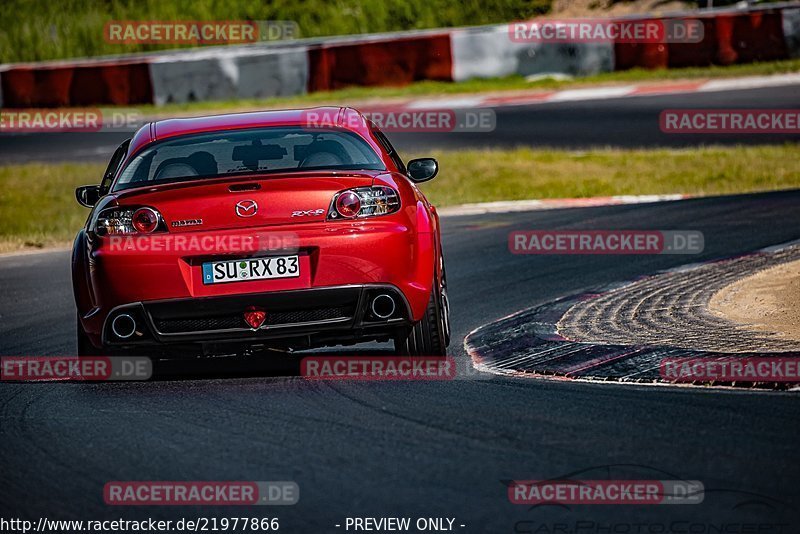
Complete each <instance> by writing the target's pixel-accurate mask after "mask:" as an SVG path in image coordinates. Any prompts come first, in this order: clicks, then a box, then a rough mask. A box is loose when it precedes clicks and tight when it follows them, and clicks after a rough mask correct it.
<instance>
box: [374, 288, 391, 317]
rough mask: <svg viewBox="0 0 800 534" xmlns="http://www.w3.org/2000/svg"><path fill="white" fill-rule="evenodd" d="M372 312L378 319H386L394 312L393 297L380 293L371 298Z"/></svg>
mask: <svg viewBox="0 0 800 534" xmlns="http://www.w3.org/2000/svg"><path fill="white" fill-rule="evenodd" d="M370 309H372V313H373V314H374V315H375V317H377V318H379V319H388V318H389V317H391V316H392V315H393V314H394V310H395V304H394V299H393V298H392V297H390V296H389V295H387V294H386V293H382V294H380V295H378V296H377V297H375V298H374V299H373V300H372V306H370Z"/></svg>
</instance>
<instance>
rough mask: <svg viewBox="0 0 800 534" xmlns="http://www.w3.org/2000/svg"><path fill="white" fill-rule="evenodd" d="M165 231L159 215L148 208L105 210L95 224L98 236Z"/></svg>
mask: <svg viewBox="0 0 800 534" xmlns="http://www.w3.org/2000/svg"><path fill="white" fill-rule="evenodd" d="M165 229H166V227H165V226H164V223H163V219H162V217H161V214H160V213H158V211H156V210H155V209H153V208H148V207H132V208H109V209H105V210H103V211H101V212H100V214H99V215H98V216H97V223H96V224H95V232H97V234H98V235H132V234H152V233H153V232H156V231H164V230H165Z"/></svg>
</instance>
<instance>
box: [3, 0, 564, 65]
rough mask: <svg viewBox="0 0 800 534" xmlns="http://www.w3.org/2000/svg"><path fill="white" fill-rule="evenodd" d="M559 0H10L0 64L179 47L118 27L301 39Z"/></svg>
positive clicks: (497, 14) (504, 17)
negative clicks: (284, 27)
mask: <svg viewBox="0 0 800 534" xmlns="http://www.w3.org/2000/svg"><path fill="white" fill-rule="evenodd" d="M551 2H552V0H460V1H458V2H454V1H451V0H386V1H383V0H378V1H376V0H272V1H266V2H265V1H254V0H224V1H221V0H170V1H163V0H139V1H137V0H58V1H57V2H54V1H53V0H3V9H2V10H0V27H2V28H3V31H2V32H0V62H2V63H7V62H16V61H41V60H46V59H60V58H73V57H85V56H98V55H108V54H124V53H131V52H147V51H153V50H166V49H170V48H178V47H177V46H175V45H120V44H112V43H108V42H106V40H105V38H104V36H103V27H104V25H105V24H106V22H108V21H111V20H142V21H149V20H157V21H172V20H179V21H199V20H206V21H220V20H230V21H233V20H254V21H265V20H272V21H277V20H281V21H294V22H295V23H297V25H298V28H299V32H300V37H318V36H326V35H346V34H360V33H375V32H387V31H399V30H414V29H427V28H443V27H452V26H469V25H477V24H490V23H499V22H507V21H510V20H520V19H526V18H531V17H533V16H535V15H540V14H543V13H547V12H548V11H549V10H550V4H551Z"/></svg>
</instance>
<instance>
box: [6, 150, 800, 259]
mask: <svg viewBox="0 0 800 534" xmlns="http://www.w3.org/2000/svg"><path fill="white" fill-rule="evenodd" d="M419 155H421V154H418V156H419ZM426 155H433V156H434V157H437V158H438V159H439V162H440V165H441V169H442V170H441V172H440V174H439V176H437V177H436V179H435V180H433V181H432V182H430V183H429V184H424V185H423V189H424V191H425V194H426V195H427V196H428V198H430V200H431V201H432V202H433V203H434V204H436V205H437V206H440V207H443V206H450V205H457V204H463V203H472V202H489V201H497V200H522V199H531V198H566V197H592V196H610V195H641V194H659V193H687V194H694V195H720V194H732V193H744V192H753V191H769V190H779V189H789V188H797V187H800V157H798V156H800V150H799V149H798V145H793V144H787V145H783V146H761V147H726V148H720V147H712V148H701V149H687V150H611V149H609V150H595V151H590V152H570V151H553V150H533V149H528V148H520V149H516V150H466V151H432V153H431V154H426ZM407 156H408V157H412V155H407ZM102 171H103V165H100V164H96V165H94V164H52V165H51V164H27V165H9V166H5V167H0V252H3V251H12V250H24V249H31V248H40V247H47V246H54V245H66V244H68V243H69V242H70V241H71V239H72V238H73V237H74V235H75V232H77V231H78V229H79V228H80V227H81V226H82V225H83V223H84V222H85V219H86V215H87V213H88V210H87V209H86V208H82V207H81V206H79V205H78V204H77V203H76V202H75V198H74V194H73V191H74V189H75V187H77V186H79V185H83V184H89V183H96V182H97V181H98V179H99V177H100V174H101V173H102Z"/></svg>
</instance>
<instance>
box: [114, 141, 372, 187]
mask: <svg viewBox="0 0 800 534" xmlns="http://www.w3.org/2000/svg"><path fill="white" fill-rule="evenodd" d="M385 169H386V167H385V166H384V164H383V162H382V161H381V159H380V158H379V157H378V155H377V154H376V153H375V151H374V150H373V149H372V147H370V146H369V145H368V144H367V142H366V141H364V140H363V139H362V138H361V137H359V136H358V135H356V134H354V133H352V132H346V131H341V130H325V129H316V128H315V129H314V130H309V129H308V128H302V127H290V128H260V129H248V130H236V131H230V132H214V133H204V134H195V135H188V136H182V137H179V138H175V139H170V140H167V141H163V142H161V143H158V144H155V145H153V146H151V147H149V148H147V149H145V150H143V151H141V152H140V153H139V154H138V155H137V156H136V157H134V158H133V159H132V160H131V162H130V163H129V164H128V166H127V167H126V168H125V170H123V171H122V173H121V174H120V175H119V178H118V179H117V181H116V183H115V185H114V191H120V190H123V189H132V188H134V187H143V186H149V185H157V184H165V183H171V182H181V181H187V180H198V179H203V178H216V177H219V176H234V175H237V174H268V173H273V172H282V173H283V172H291V171H298V172H299V171H313V170H385Z"/></svg>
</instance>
